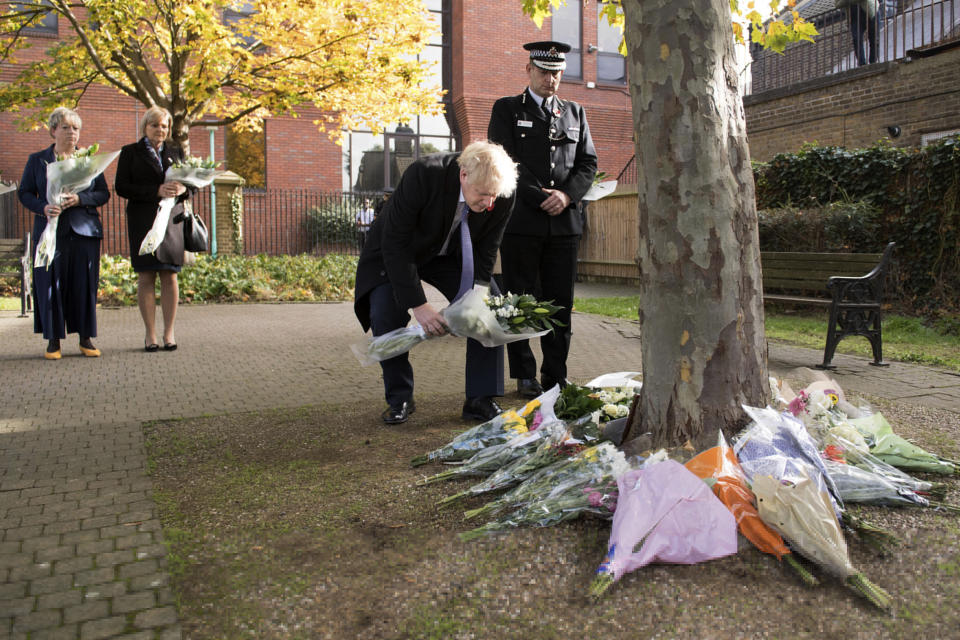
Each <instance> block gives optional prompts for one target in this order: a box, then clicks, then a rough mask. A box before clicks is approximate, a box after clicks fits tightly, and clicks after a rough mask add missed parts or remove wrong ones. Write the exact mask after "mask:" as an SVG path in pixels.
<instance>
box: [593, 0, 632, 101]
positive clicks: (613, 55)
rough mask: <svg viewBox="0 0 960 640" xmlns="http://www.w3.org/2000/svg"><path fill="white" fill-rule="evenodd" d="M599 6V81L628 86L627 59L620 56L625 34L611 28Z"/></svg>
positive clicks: (615, 28)
mask: <svg viewBox="0 0 960 640" xmlns="http://www.w3.org/2000/svg"><path fill="white" fill-rule="evenodd" d="M602 10H603V7H602V6H601V5H600V4H598V5H597V81H598V82H603V83H607V84H626V83H627V70H626V69H627V65H626V59H625V58H624V57H623V56H622V55H620V41H621V40H622V39H623V33H621V32H620V29H618V28H617V27H614V26H611V25H610V23H609V22H607V19H606V17H604V16H603V15H602V14H601V11H602Z"/></svg>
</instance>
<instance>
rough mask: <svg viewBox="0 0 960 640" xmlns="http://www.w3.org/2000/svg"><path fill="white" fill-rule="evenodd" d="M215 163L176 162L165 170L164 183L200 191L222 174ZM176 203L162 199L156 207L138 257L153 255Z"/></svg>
mask: <svg viewBox="0 0 960 640" xmlns="http://www.w3.org/2000/svg"><path fill="white" fill-rule="evenodd" d="M217 164H219V163H217V162H214V161H212V160H204V159H202V158H195V157H192V156H191V157H188V158H186V159H184V160H182V161H180V162H176V163H174V164H172V165H170V167H168V168H167V171H166V173H165V174H164V181H165V182H179V183H180V184H183V185H186V186H188V187H194V188H195V189H202V188H204V187H206V186H208V185H209V184H210V183H211V182H213V180H214V178H216V177H217V176H218V175H220V174H221V173H223V172H222V171H219V170H217ZM176 203H177V199H176V198H162V199H161V200H160V205H159V206H158V207H157V215H156V217H154V219H153V226H152V227H150V231H148V232H147V235H146V236H144V238H143V242H141V243H140V255H141V256H142V255H146V254H148V253H153V252H154V251H156V250H157V248H158V247H159V246H160V243H161V242H163V236H164V235H165V234H166V233H167V223H168V222H169V221H170V212H171V211H172V210H173V205H175V204H176Z"/></svg>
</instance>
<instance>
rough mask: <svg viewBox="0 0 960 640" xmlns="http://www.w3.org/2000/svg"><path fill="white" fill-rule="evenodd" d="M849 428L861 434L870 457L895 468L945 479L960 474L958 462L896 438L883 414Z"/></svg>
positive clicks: (857, 420)
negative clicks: (943, 476)
mask: <svg viewBox="0 0 960 640" xmlns="http://www.w3.org/2000/svg"><path fill="white" fill-rule="evenodd" d="M850 424H852V425H853V426H854V427H856V429H857V430H858V431H859V432H860V433H861V434H863V436H864V439H865V440H866V441H867V444H868V445H869V447H870V453H872V454H873V455H875V456H876V457H878V458H880V459H881V460H883V461H884V462H887V463H889V464H891V465H893V466H895V467H898V468H900V469H909V470H913V471H926V472H929V473H940V474H945V475H952V474H957V473H960V462H957V461H956V460H948V459H946V458H941V457H940V456H938V455H936V454H933V453H930V452H929V451H926V450H925V449H923V448H921V447H918V446H917V445H915V444H913V443H912V442H909V441H908V440H906V439H904V438H902V437H900V436H898V435H897V434H896V433H894V432H893V428H892V427H891V426H890V423H889V422H887V419H886V418H884V417H883V414H880V413H875V414H873V415H869V416H864V417H861V418H854V419H851V420H850Z"/></svg>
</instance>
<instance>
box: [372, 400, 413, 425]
mask: <svg viewBox="0 0 960 640" xmlns="http://www.w3.org/2000/svg"><path fill="white" fill-rule="evenodd" d="M416 410H417V405H416V404H415V403H414V401H413V400H409V401H407V402H401V403H400V404H398V405H396V406H390V407H387V410H386V411H384V412H383V413H382V414H380V417H381V418H383V421H384V422H386V423H387V424H401V423H404V422H406V421H407V419H408V418H409V417H410V416H411V415H412V414H413V412H414V411H416Z"/></svg>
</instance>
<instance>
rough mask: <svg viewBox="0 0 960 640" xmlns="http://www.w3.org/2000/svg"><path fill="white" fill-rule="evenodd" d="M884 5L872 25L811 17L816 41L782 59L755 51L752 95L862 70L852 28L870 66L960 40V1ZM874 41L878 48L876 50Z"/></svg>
mask: <svg viewBox="0 0 960 640" xmlns="http://www.w3.org/2000/svg"><path fill="white" fill-rule="evenodd" d="M879 5H880V10H879V11H878V13H877V15H876V16H875V17H874V18H873V19H872V23H871V24H863V25H858V24H856V19H855V18H854V20H855V22H854V24H850V20H851V18H850V16H849V15H848V12H847V10H846V9H834V10H831V11H826V12H823V13H819V14H816V15H813V16H810V17H808V18H807V21H808V22H812V23H813V25H814V26H815V27H816V28H817V31H819V35H818V36H816V37H815V38H814V40H815V41H814V42H812V43H810V42H802V43H797V44H793V45H790V46H788V47H787V49H786V51H785V52H784V53H783V54H782V55H781V54H778V53H774V52H771V51H763V50H760V49H758V48H754V50H753V51H752V52H751V53H752V54H753V62H752V64H751V73H750V74H749V77H750V78H751V80H752V82H751V83H750V86H749V87H747V90H746V93H748V94H757V93H761V92H763V91H770V90H773V89H781V88H785V87H789V86H791V85H795V84H798V83H801V82H805V81H807V80H813V79H815V78H821V77H824V76H829V75H831V74H835V73H840V72H842V71H847V70H850V69H855V68H857V67H858V66H860V64H861V61H859V60H858V59H857V56H856V55H855V52H854V47H853V38H852V36H851V29H853V30H854V31H862V32H863V41H864V44H863V46H864V58H865V59H864V61H863V62H864V63H866V64H870V63H873V62H878V63H879V62H891V61H895V60H903V59H906V58H909V57H914V56H916V55H922V54H923V51H924V50H929V49H931V48H934V47H937V46H940V45H944V44H947V43H950V42H954V41H957V40H958V39H960V0H916V1H915V2H909V1H908V2H893V3H890V2H883V1H881V2H880V3H879ZM861 15H862V14H861ZM867 20H868V21H870V20H871V19H867ZM871 33H873V36H872V37H871ZM871 43H875V47H876V48H875V50H874V51H873V52H871V51H870V45H871Z"/></svg>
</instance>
